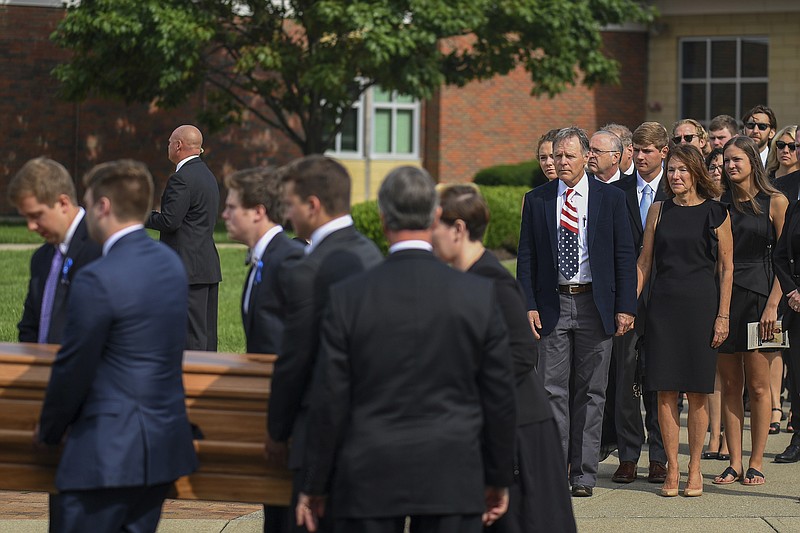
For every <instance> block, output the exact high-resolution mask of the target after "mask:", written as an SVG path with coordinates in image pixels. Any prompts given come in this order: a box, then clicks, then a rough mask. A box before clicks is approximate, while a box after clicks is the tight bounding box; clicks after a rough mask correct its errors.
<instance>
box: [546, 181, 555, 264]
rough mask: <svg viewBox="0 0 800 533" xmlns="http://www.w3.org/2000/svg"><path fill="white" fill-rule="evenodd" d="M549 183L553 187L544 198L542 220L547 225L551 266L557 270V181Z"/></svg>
mask: <svg viewBox="0 0 800 533" xmlns="http://www.w3.org/2000/svg"><path fill="white" fill-rule="evenodd" d="M550 183H551V184H553V185H555V186H554V187H553V186H551V189H552V191H548V194H547V196H545V198H544V219H545V222H546V223H547V236H548V238H549V239H550V251H551V252H552V254H553V264H554V265H556V268H558V234H557V231H558V228H557V227H556V208H557V206H558V203H557V202H556V199H557V198H558V180H557V179H556V180H553V181H551V182H550ZM548 185H550V184H548Z"/></svg>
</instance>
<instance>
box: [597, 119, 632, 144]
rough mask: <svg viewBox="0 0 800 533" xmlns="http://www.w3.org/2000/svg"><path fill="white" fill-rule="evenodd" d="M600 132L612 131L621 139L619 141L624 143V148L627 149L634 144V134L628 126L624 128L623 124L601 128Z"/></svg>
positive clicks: (613, 124)
mask: <svg viewBox="0 0 800 533" xmlns="http://www.w3.org/2000/svg"><path fill="white" fill-rule="evenodd" d="M600 131H610V132H611V133H613V134H614V135H616V136H617V137H619V140H621V141H622V147H623V148H627V147H628V146H630V145H632V144H633V133H631V130H629V129H628V127H627V126H623V125H622V124H616V123H614V122H612V123H611V124H606V125H605V126H603V127H602V128H600Z"/></svg>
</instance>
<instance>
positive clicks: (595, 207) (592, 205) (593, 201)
mask: <svg viewBox="0 0 800 533" xmlns="http://www.w3.org/2000/svg"><path fill="white" fill-rule="evenodd" d="M602 203H603V187H602V186H600V184H599V183H598V182H597V180H590V181H589V224H588V225H587V227H586V240H587V248H588V250H589V257H592V254H591V250H592V243H593V242H594V235H595V231H594V228H595V226H596V225H597V222H598V221H599V220H600V219H599V216H600V205H602Z"/></svg>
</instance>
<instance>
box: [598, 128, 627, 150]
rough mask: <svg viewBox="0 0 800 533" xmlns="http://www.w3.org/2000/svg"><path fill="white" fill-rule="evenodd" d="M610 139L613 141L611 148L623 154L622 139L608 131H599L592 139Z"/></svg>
mask: <svg viewBox="0 0 800 533" xmlns="http://www.w3.org/2000/svg"><path fill="white" fill-rule="evenodd" d="M598 136H600V137H608V138H609V139H611V147H612V148H614V150H615V151H617V152H619V153H622V139H620V138H619V136H618V135H617V134H616V133H613V132H610V131H606V130H599V131H596V132H594V135H592V137H598Z"/></svg>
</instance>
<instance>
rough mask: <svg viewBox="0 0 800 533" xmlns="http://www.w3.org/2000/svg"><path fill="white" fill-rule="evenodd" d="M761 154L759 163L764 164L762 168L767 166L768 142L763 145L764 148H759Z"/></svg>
mask: <svg viewBox="0 0 800 533" xmlns="http://www.w3.org/2000/svg"><path fill="white" fill-rule="evenodd" d="M759 155H760V156H761V164H762V165H764V168H767V156H769V143H767V144H766V146H764V149H763V150H761V153H760V154H759Z"/></svg>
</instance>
